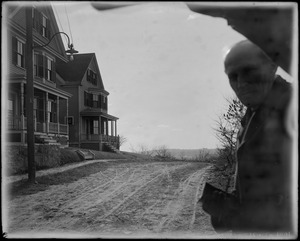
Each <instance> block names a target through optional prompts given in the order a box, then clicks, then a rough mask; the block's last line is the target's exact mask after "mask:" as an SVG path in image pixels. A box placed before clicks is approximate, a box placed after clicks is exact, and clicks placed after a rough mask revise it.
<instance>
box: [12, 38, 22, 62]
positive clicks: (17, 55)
mask: <svg viewBox="0 0 300 241" xmlns="http://www.w3.org/2000/svg"><path fill="white" fill-rule="evenodd" d="M12 55H13V57H12V60H13V64H15V65H17V66H19V67H22V68H24V67H25V44H24V43H23V42H21V41H20V40H19V39H17V38H15V37H13V38H12Z"/></svg>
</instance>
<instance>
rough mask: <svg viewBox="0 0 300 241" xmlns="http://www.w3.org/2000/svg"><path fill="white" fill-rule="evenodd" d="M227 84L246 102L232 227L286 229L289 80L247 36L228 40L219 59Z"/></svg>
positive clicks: (288, 223)
mask: <svg viewBox="0 0 300 241" xmlns="http://www.w3.org/2000/svg"><path fill="white" fill-rule="evenodd" d="M224 67H225V73H226V75H227V76H228V79H229V83H230V86H231V87H232V89H233V90H234V92H235V93H236V95H237V97H238V98H239V99H240V101H241V102H242V103H243V104H244V105H245V106H246V107H247V111H246V114H245V116H244V118H243V119H242V123H241V124H242V127H241V130H240V131H239V134H238V143H237V153H236V157H237V171H236V182H235V189H236V191H235V192H234V193H235V195H236V197H237V199H238V202H239V205H238V207H236V210H235V211H236V213H235V214H234V213H233V214H232V216H231V217H232V219H231V220H230V223H231V226H232V229H233V231H236V232H242V233H244V232H258V233H266V232H267V233H272V232H276V233H280V232H289V231H292V214H291V205H292V203H291V192H290V190H291V183H292V178H291V174H292V172H291V166H292V163H291V160H292V158H291V155H292V153H291V152H292V136H291V133H289V129H288V128H287V111H288V106H289V103H290V100H291V95H292V87H291V85H290V84H289V83H288V82H286V81H285V80H284V79H282V78H281V77H280V76H278V75H276V71H277V66H276V64H274V63H273V62H272V61H271V60H270V59H269V57H268V56H267V55H265V53H264V52H263V51H262V50H261V49H260V48H259V47H257V46H256V45H254V44H253V43H252V42H250V41H248V40H244V41H241V42H239V43H237V44H236V45H234V46H233V47H232V48H231V49H230V50H229V51H228V53H227V55H226V57H225V61H224Z"/></svg>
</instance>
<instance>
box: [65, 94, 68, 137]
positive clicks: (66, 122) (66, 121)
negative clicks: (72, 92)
mask: <svg viewBox="0 0 300 241" xmlns="http://www.w3.org/2000/svg"><path fill="white" fill-rule="evenodd" d="M66 100H67V104H66V106H67V117H66V120H65V124H67V135H68V139H69V123H68V119H69V98H67V99H66Z"/></svg>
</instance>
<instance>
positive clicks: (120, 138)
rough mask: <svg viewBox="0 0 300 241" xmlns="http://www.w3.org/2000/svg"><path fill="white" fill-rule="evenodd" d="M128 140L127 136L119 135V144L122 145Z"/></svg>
mask: <svg viewBox="0 0 300 241" xmlns="http://www.w3.org/2000/svg"><path fill="white" fill-rule="evenodd" d="M126 142H127V138H126V137H125V136H119V146H122V145H123V144H124V143H126Z"/></svg>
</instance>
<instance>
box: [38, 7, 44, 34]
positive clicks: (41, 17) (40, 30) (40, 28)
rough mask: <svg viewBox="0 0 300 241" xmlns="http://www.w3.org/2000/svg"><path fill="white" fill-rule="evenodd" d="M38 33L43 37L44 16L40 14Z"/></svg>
mask: <svg viewBox="0 0 300 241" xmlns="http://www.w3.org/2000/svg"><path fill="white" fill-rule="evenodd" d="M38 32H39V33H40V34H41V35H43V14H42V13H41V12H38Z"/></svg>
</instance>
